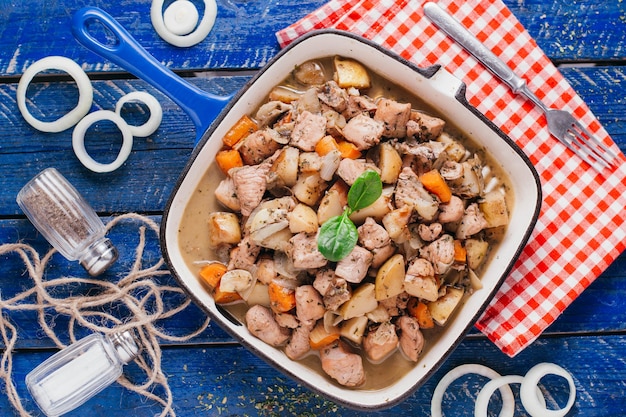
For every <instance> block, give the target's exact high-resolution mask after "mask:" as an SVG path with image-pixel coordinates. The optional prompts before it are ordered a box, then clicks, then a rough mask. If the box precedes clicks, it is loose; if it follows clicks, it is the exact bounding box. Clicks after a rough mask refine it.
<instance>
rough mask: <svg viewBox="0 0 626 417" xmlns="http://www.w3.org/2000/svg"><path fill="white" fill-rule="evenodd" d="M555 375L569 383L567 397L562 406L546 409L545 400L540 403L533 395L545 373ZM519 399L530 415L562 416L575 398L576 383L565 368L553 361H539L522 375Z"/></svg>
mask: <svg viewBox="0 0 626 417" xmlns="http://www.w3.org/2000/svg"><path fill="white" fill-rule="evenodd" d="M549 374H552V375H557V376H560V377H563V378H565V379H566V380H567V383H568V384H569V399H568V401H567V404H566V405H565V407H564V408H561V409H559V410H548V409H547V408H546V405H545V402H544V404H543V405H542V404H541V403H540V402H539V401H538V399H537V396H536V395H534V393H535V390H536V388H537V384H538V383H539V381H540V380H541V378H543V377H544V376H546V375H549ZM520 399H521V400H522V405H523V406H524V408H525V409H526V411H528V414H530V415H531V416H532V417H564V416H565V415H567V413H568V412H569V410H570V409H571V408H572V406H573V405H574V401H575V400H576V385H575V384H574V378H572V375H570V373H569V372H567V371H566V370H565V369H563V368H561V367H560V366H559V365H557V364H554V363H546V362H543V363H539V364H537V365H535V366H533V367H532V368H531V369H530V370H529V371H528V372H527V373H526V376H525V377H524V381H523V382H522V386H521V387H520Z"/></svg>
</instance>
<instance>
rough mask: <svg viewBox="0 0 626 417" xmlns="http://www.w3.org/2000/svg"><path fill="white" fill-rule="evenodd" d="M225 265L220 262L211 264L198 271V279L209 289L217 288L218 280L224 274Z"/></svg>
mask: <svg viewBox="0 0 626 417" xmlns="http://www.w3.org/2000/svg"><path fill="white" fill-rule="evenodd" d="M226 269H227V268H226V265H224V264H223V263H220V262H211V263H210V264H208V265H205V266H203V267H202V269H200V278H202V280H203V281H204V283H205V284H207V285H208V286H209V287H211V289H212V290H214V289H215V288H217V287H219V284H220V279H222V275H224V273H225V272H226Z"/></svg>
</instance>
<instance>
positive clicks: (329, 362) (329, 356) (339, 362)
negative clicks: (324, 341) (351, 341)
mask: <svg viewBox="0 0 626 417" xmlns="http://www.w3.org/2000/svg"><path fill="white" fill-rule="evenodd" d="M320 360H321V362H322V369H323V370H324V372H326V373H327V374H328V376H330V377H331V378H333V379H334V380H336V381H337V382H338V383H339V384H341V385H344V386H346V387H358V386H360V385H363V384H364V383H365V370H364V369H363V359H362V358H361V356H360V355H358V354H356V353H352V352H350V350H349V348H348V346H347V345H346V344H345V343H343V342H341V341H337V342H335V343H332V344H330V345H328V346H327V347H325V348H324V349H322V350H321V351H320Z"/></svg>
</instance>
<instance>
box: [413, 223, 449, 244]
mask: <svg viewBox="0 0 626 417" xmlns="http://www.w3.org/2000/svg"><path fill="white" fill-rule="evenodd" d="M442 231H443V226H442V225H441V223H431V224H428V225H426V224H424V223H420V224H419V226H417V233H418V234H419V236H420V238H422V240H424V241H426V242H432V241H433V240H435V239H437V238H438V237H439V235H441V232H442Z"/></svg>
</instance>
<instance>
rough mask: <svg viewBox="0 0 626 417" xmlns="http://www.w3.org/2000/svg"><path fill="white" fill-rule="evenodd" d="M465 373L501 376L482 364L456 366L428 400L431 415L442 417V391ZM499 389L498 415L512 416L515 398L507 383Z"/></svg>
mask: <svg viewBox="0 0 626 417" xmlns="http://www.w3.org/2000/svg"><path fill="white" fill-rule="evenodd" d="M467 374H478V375H481V376H484V377H486V378H490V379H496V378H500V377H501V375H500V374H499V373H497V372H496V371H494V370H493V369H491V368H489V367H487V366H484V365H480V364H465V365H460V366H457V367H456V368H454V369H452V370H451V371H450V372H448V373H447V374H445V375H444V376H443V378H441V380H440V381H439V383H438V384H437V387H436V388H435V392H434V393H433V397H432V399H431V402H430V415H431V417H442V415H443V414H442V412H441V404H442V402H443V394H444V392H445V391H446V389H447V388H448V386H449V385H450V384H451V383H452V382H453V381H455V380H456V379H458V378H460V377H462V376H464V375H467ZM499 389H500V393H501V395H502V410H500V414H499V415H500V417H513V415H514V412H515V398H514V397H513V391H511V388H509V387H508V385H507V386H502V387H500V388H499Z"/></svg>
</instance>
